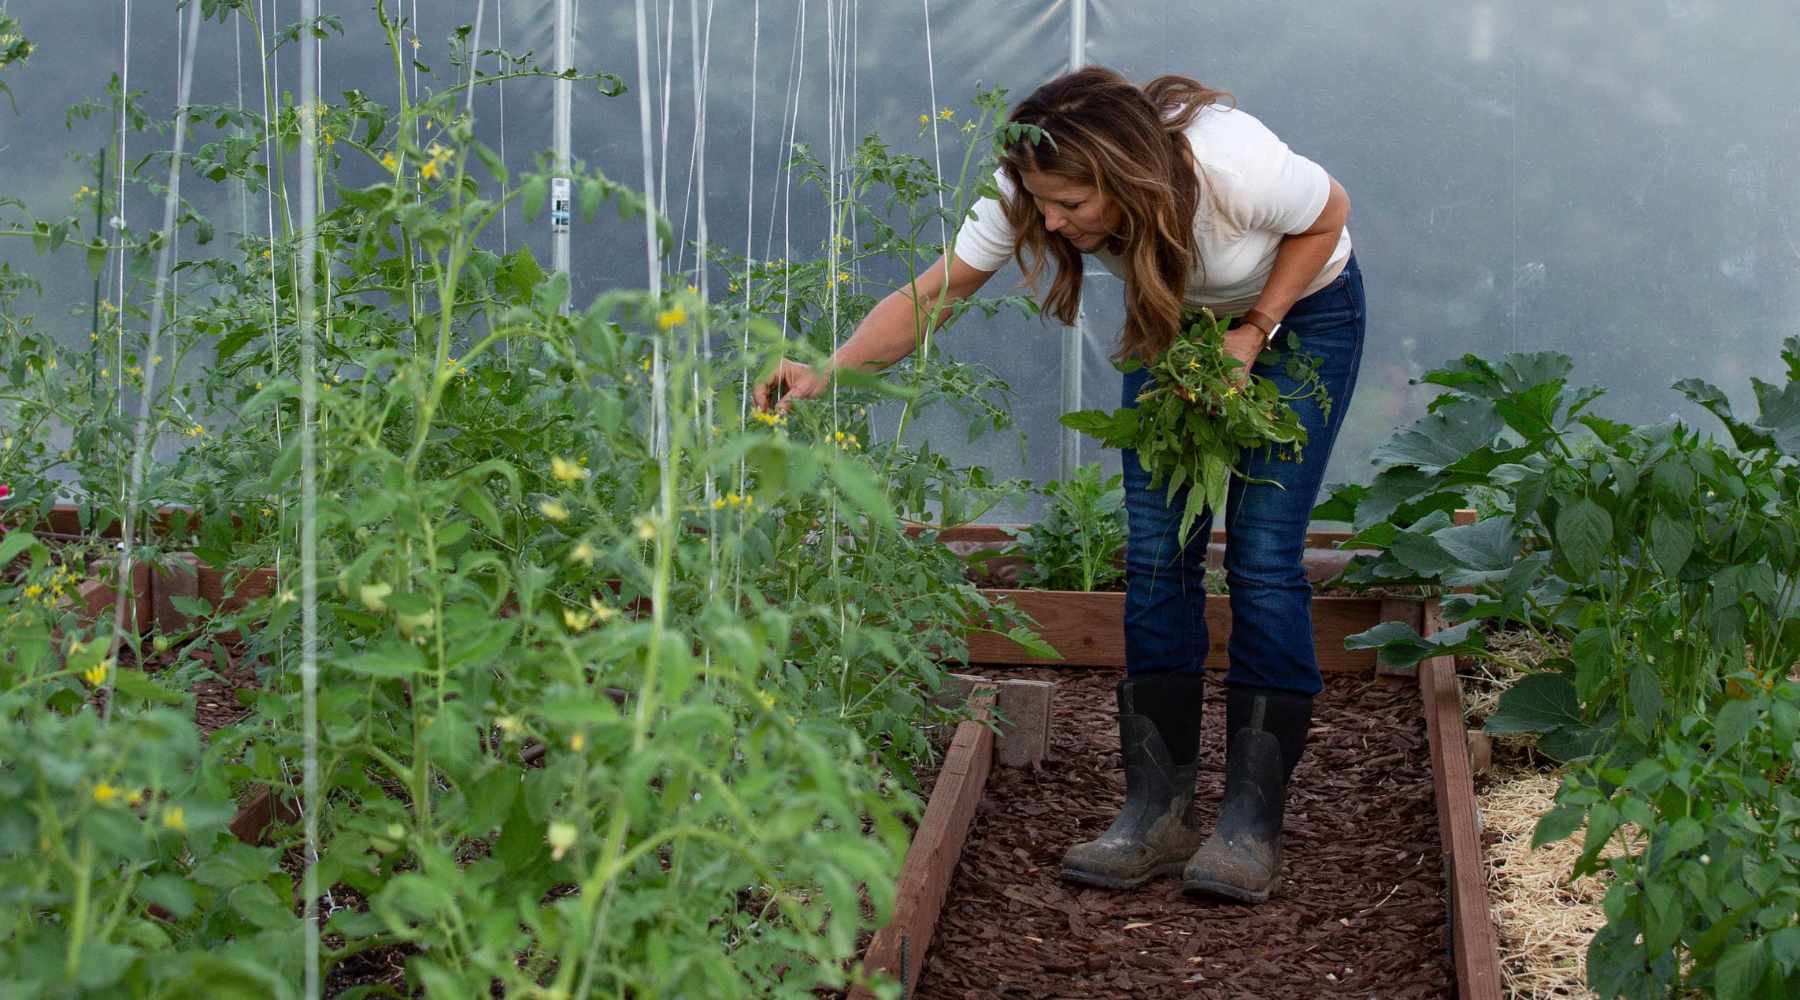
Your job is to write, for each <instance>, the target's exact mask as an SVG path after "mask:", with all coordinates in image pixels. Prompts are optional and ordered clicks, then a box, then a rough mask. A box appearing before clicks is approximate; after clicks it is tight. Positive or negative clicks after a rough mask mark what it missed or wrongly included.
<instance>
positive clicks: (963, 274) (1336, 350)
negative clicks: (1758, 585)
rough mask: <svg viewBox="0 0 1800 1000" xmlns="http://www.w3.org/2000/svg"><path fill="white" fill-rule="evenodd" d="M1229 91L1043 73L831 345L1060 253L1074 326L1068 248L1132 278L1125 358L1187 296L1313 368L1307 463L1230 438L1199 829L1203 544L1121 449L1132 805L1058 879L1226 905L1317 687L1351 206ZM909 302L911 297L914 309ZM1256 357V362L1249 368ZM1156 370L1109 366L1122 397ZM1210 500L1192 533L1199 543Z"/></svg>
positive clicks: (1359, 324)
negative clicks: (925, 244)
mask: <svg viewBox="0 0 1800 1000" xmlns="http://www.w3.org/2000/svg"><path fill="white" fill-rule="evenodd" d="M1227 99H1228V95H1225V94H1223V93H1221V92H1219V91H1215V90H1212V89H1210V88H1208V87H1206V86H1204V85H1202V84H1200V83H1198V82H1196V81H1194V80H1190V79H1187V78H1185V77H1179V76H1164V77H1159V78H1157V79H1155V80H1152V81H1151V82H1150V83H1148V84H1146V85H1144V86H1143V87H1138V86H1136V85H1134V84H1132V83H1130V82H1128V81H1126V80H1125V79H1124V78H1123V77H1121V76H1120V75H1119V74H1117V73H1115V72H1113V71H1111V70H1107V69H1101V68H1097V67H1095V68H1088V69H1083V70H1080V71H1077V72H1074V73H1070V74H1067V75H1065V76H1062V77H1058V78H1057V79H1055V80H1052V81H1050V82H1049V83H1047V84H1045V85H1043V86H1042V87H1040V88H1038V90H1037V91H1036V92H1035V93H1033V94H1032V95H1031V96H1030V97H1028V98H1026V99H1025V100H1024V101H1023V102H1021V103H1020V104H1019V105H1018V106H1017V107H1016V108H1014V109H1013V112H1012V115H1011V119H1010V120H1011V121H1012V122H1015V123H1018V124H1023V125H1031V126H1036V127H1037V128H1039V129H1041V130H1042V133H1043V135H1042V137H1041V138H1040V139H1039V140H1038V141H1036V142H1035V143H1034V142H1031V141H1029V140H1021V141H1018V142H1015V143H1014V144H1012V145H1011V146H1009V147H1008V148H1007V149H1006V150H1005V151H1004V153H1003V155H1002V157H1001V163H1000V169H999V171H998V177H997V179H998V182H999V187H1000V191H1001V198H1000V199H999V200H995V199H983V200H982V201H981V202H979V203H978V204H977V205H976V206H975V217H974V218H973V219H971V220H970V221H969V222H968V223H967V224H965V225H964V227H963V229H962V231H961V232H960V233H959V234H958V236H957V239H956V243H955V247H954V250H953V252H952V253H951V254H949V255H948V257H947V259H946V258H940V259H939V260H938V262H937V263H935V264H933V265H932V266H931V267H929V268H927V269H926V270H925V271H924V272H922V273H921V274H919V275H918V277H917V278H916V279H914V281H913V282H912V283H911V285H910V286H909V287H907V288H902V289H900V290H898V291H896V292H894V293H893V294H890V295H888V296H887V297H886V298H885V299H883V300H882V301H881V302H880V303H879V304H878V305H877V306H876V307H875V309H873V310H872V311H871V312H870V313H869V315H868V317H867V318H866V319H864V321H863V322H862V324H861V325H860V326H859V327H858V328H857V330H856V332H855V333H854V334H853V335H852V336H851V337H850V339H849V340H847V341H846V342H845V343H844V344H843V345H842V346H841V347H840V348H839V349H838V351H837V352H836V354H835V355H834V356H833V357H832V359H831V361H830V366H829V367H830V368H835V367H843V366H848V367H857V368H864V369H879V368H883V367H886V366H887V365H889V364H892V363H893V362H895V361H898V360H899V359H901V358H902V357H905V356H906V355H908V354H910V353H912V351H913V349H914V347H915V346H916V343H917V335H916V330H917V327H918V326H919V324H918V323H916V322H915V315H927V314H929V315H930V319H931V321H932V322H935V321H936V319H937V317H938V316H939V315H941V312H940V313H935V314H934V313H933V312H932V309H933V307H935V306H936V305H937V304H938V303H939V302H940V297H941V300H942V301H944V302H946V304H948V303H950V302H954V301H956V300H960V299H963V298H966V297H968V296H969V295H972V294H974V293H975V291H976V290H977V289H979V288H981V286H982V285H983V284H985V283H986V282H987V280H988V279H989V278H990V277H992V276H993V274H994V272H995V271H997V270H999V269H1000V268H1001V267H1002V266H1003V265H1004V264H1005V263H1006V261H1007V260H1008V259H1009V258H1016V259H1017V260H1018V261H1019V263H1020V266H1021V268H1022V269H1023V270H1024V272H1025V274H1026V276H1027V279H1028V280H1029V281H1031V282H1032V283H1033V284H1034V286H1035V283H1036V278H1037V277H1038V276H1039V275H1040V274H1041V273H1042V271H1043V269H1044V267H1045V265H1046V263H1048V264H1049V265H1050V266H1051V267H1052V268H1053V269H1054V276H1053V278H1052V280H1051V283H1050V288H1049V291H1048V293H1047V294H1046V295H1045V297H1044V300H1043V305H1044V309H1045V311H1046V312H1048V313H1050V314H1051V315H1053V316H1055V317H1056V318H1057V319H1059V320H1061V321H1062V322H1063V323H1065V324H1067V323H1072V322H1073V321H1074V318H1075V311H1076V307H1077V305H1078V303H1079V300H1080V295H1081V284H1082V258H1083V256H1084V255H1090V254H1091V255H1093V256H1095V257H1097V258H1098V259H1099V261H1100V262H1101V263H1102V264H1103V265H1104V266H1105V267H1107V269H1108V270H1110V271H1112V272H1113V273H1114V274H1116V275H1118V276H1119V277H1120V278H1121V279H1123V281H1124V284H1125V307H1126V320H1125V327H1124V331H1123V333H1122V335H1121V340H1120V346H1119V351H1118V354H1119V356H1121V357H1129V358H1138V359H1152V358H1155V357H1156V356H1157V355H1158V353H1159V352H1161V351H1162V350H1163V348H1165V347H1166V346H1167V345H1168V344H1169V343H1170V341H1171V339H1172V338H1173V337H1174V336H1175V335H1176V334H1177V332H1178V331H1179V330H1181V329H1183V328H1184V313H1185V312H1188V311H1190V310H1194V309H1197V308H1198V307H1201V306H1207V307H1210V308H1211V309H1212V310H1213V311H1214V312H1215V313H1216V314H1219V315H1225V316H1232V317H1235V321H1234V322H1233V323H1232V326H1231V328H1230V330H1229V331H1228V332H1227V333H1226V335H1225V349H1226V351H1227V352H1228V353H1229V354H1230V355H1231V356H1232V357H1234V358H1236V359H1238V360H1239V361H1241V362H1242V363H1243V364H1244V366H1245V369H1246V370H1249V369H1254V371H1255V372H1256V374H1258V375H1261V376H1264V377H1266V378H1270V379H1274V380H1275V381H1276V382H1277V383H1280V384H1281V385H1282V387H1283V389H1284V392H1285V391H1291V390H1292V389H1293V388H1294V386H1293V385H1292V384H1291V382H1290V380H1289V379H1288V377H1287V374H1286V371H1285V365H1279V364H1275V363H1273V359H1272V358H1271V357H1268V356H1264V354H1263V352H1264V349H1265V348H1266V347H1268V346H1269V344H1270V343H1271V342H1272V341H1273V340H1274V339H1275V335H1276V333H1277V331H1278V330H1279V331H1281V338H1280V339H1281V341H1282V342H1283V343H1284V344H1285V343H1286V342H1287V339H1288V338H1287V333H1288V332H1290V331H1291V332H1292V333H1294V334H1297V335H1298V337H1299V343H1300V349H1301V350H1302V351H1304V352H1306V353H1308V354H1310V355H1312V356H1314V357H1316V358H1317V359H1318V360H1319V362H1320V368H1321V370H1320V374H1321V376H1322V378H1323V379H1324V382H1325V386H1326V390H1327V392H1328V393H1329V395H1330V401H1331V402H1330V406H1329V408H1328V411H1327V410H1326V409H1325V408H1321V407H1320V406H1318V405H1317V403H1316V402H1314V401H1311V400H1303V401H1301V402H1300V403H1299V404H1297V406H1296V411H1297V412H1298V414H1299V416H1300V418H1301V420H1302V422H1303V423H1304V424H1305V426H1306V430H1307V435H1308V443H1307V445H1306V447H1305V449H1304V451H1303V454H1302V456H1301V458H1300V460H1299V461H1284V460H1283V459H1282V458H1281V457H1280V456H1279V455H1278V454H1277V453H1276V451H1275V450H1274V449H1263V450H1261V451H1257V452H1255V453H1250V454H1246V455H1245V456H1244V458H1243V461H1242V463H1241V471H1242V472H1243V473H1244V478H1243V479H1234V480H1233V484H1232V488H1231V490H1230V495H1229V499H1228V501H1227V504H1226V511H1225V517H1226V526H1227V529H1228V531H1227V542H1226V555H1225V573H1226V580H1227V582H1228V583H1229V585H1230V590H1231V612H1232V629H1231V640H1230V644H1229V652H1230V666H1229V670H1228V671H1227V673H1226V676H1225V683H1226V688H1227V696H1226V719H1225V726H1226V764H1225V769H1226V776H1225V795H1224V801H1223V802H1222V804H1221V806H1220V809H1219V819H1218V823H1217V825H1216V827H1215V829H1214V830H1213V831H1212V833H1211V835H1210V836H1205V835H1203V834H1202V832H1201V831H1200V830H1199V828H1198V826H1197V824H1196V822H1195V820H1194V818H1193V816H1192V815H1191V810H1190V806H1191V804H1192V801H1193V797H1194V779H1195V760H1196V758H1197V757H1198V753H1199V733H1200V714H1201V694H1202V683H1203V682H1202V677H1203V674H1202V670H1201V666H1202V659H1203V657H1204V656H1205V654H1206V649H1207V641H1208V637H1207V629H1206V618H1205V613H1204V612H1205V599H1206V598H1205V590H1204V588H1203V587H1202V584H1201V580H1202V575H1203V574H1204V572H1205V569H1206V546H1205V545H1204V544H1203V543H1196V544H1190V545H1189V546H1187V547H1186V549H1185V550H1184V549H1183V548H1182V547H1181V546H1180V545H1179V544H1178V543H1177V534H1176V529H1177V527H1178V524H1179V521H1180V512H1181V509H1182V504H1183V500H1184V498H1182V497H1180V496H1177V497H1176V499H1175V502H1174V503H1173V504H1169V503H1165V502H1164V499H1163V495H1164V490H1162V489H1161V488H1158V489H1154V490H1153V489H1151V488H1150V474H1149V473H1148V472H1147V471H1146V470H1145V469H1144V468H1143V467H1142V466H1141V465H1140V464H1139V462H1138V460H1137V456H1136V454H1135V453H1133V452H1131V451H1126V452H1125V453H1124V454H1123V456H1122V457H1123V465H1124V472H1125V488H1126V497H1127V500H1126V509H1127V514H1128V519H1129V528H1130V535H1129V541H1128V543H1127V547H1126V605H1125V607H1126V611H1125V659H1126V677H1125V680H1124V681H1122V682H1121V683H1120V684H1119V686H1118V692H1117V695H1118V710H1119V739H1120V746H1121V755H1122V758H1123V761H1124V766H1125V789H1126V792H1125V805H1124V808H1123V810H1122V811H1121V812H1120V814H1119V816H1118V818H1117V819H1116V820H1114V821H1113V823H1112V825H1111V826H1110V827H1109V828H1108V829H1107V830H1106V831H1105V832H1104V833H1102V834H1101V835H1100V836H1099V837H1098V838H1097V839H1095V840H1091V841H1086V842H1084V843H1079V844H1076V845H1074V846H1073V847H1071V848H1070V849H1069V851H1068V853H1067V854H1066V855H1065V857H1064V859H1063V875H1064V877H1065V878H1067V879H1069V880H1071V881H1075V882H1079V883H1083V884H1088V885H1097V886H1103V887H1107V888H1135V887H1137V886H1140V885H1142V884H1144V883H1145V882H1147V881H1149V880H1150V879H1152V878H1155V877H1157V876H1162V875H1174V874H1177V873H1179V874H1181V876H1182V879H1183V886H1184V888H1185V889H1186V890H1188V891H1190V892H1194V893H1199V894H1209V895H1215V896H1222V897H1225V898H1229V899H1233V900H1238V901H1242V902H1262V901H1264V900H1266V899H1268V897H1269V894H1270V893H1271V892H1272V891H1274V889H1275V887H1276V884H1277V883H1278V881H1279V879H1280V871H1281V861H1280V849H1281V824H1282V804H1283V800H1284V795H1285V792H1286V787H1287V781H1288V778H1289V777H1290V776H1291V775H1292V773H1293V770H1294V765H1295V764H1296V762H1298V760H1299V758H1300V754H1301V751H1302V749H1303V747H1304V746H1305V743H1306V735H1307V730H1308V728H1309V727H1310V725H1311V721H1312V699H1313V696H1314V695H1316V694H1318V692H1319V690H1320V689H1321V687H1322V684H1321V681H1320V676H1319V667H1318V661H1317V657H1316V654H1315V651H1314V649H1313V645H1312V619H1311V597H1312V588H1311V586H1310V585H1309V584H1308V582H1307V579H1306V573H1305V570H1304V569H1303V567H1302V564H1301V559H1302V555H1303V553H1304V550H1305V544H1306V531H1307V527H1308V524H1309V520H1310V515H1311V512H1312V508H1313V505H1314V503H1315V502H1316V500H1317V497H1318V491H1319V487H1320V483H1321V479H1322V476H1323V474H1324V470H1325V466H1326V462H1327V461H1328V459H1329V458H1330V455H1331V446H1332V443H1333V441H1334V439H1335V438H1336V436H1337V431H1338V427H1339V426H1340V425H1341V424H1342V422H1343V419H1344V413H1345V411H1346V410H1347V409H1348V403H1349V401H1350V396H1351V392H1352V391H1353V389H1354V388H1355V384H1356V371H1357V366H1358V364H1359V362H1360V360H1361V356H1362V341H1363V329H1364V311H1363V294H1362V277H1361V272H1360V271H1359V270H1358V268H1357V265H1356V261H1355V259H1354V258H1353V257H1352V256H1351V253H1350V236H1349V232H1348V230H1347V229H1346V228H1345V222H1346V220H1347V219H1348V218H1349V214H1350V199H1349V197H1348V196H1347V195H1346V194H1345V193H1344V190H1343V188H1342V187H1340V186H1339V185H1338V183H1337V182H1336V181H1334V180H1332V179H1331V177H1330V176H1329V175H1328V174H1326V172H1325V171H1324V170H1323V169H1321V168H1320V167H1319V166H1318V165H1317V164H1315V163H1313V162H1311V161H1309V160H1307V159H1306V158H1304V157H1302V156H1299V155H1297V154H1295V153H1293V152H1292V151H1290V150H1289V149H1288V147H1287V146H1286V145H1285V144H1283V143H1282V142H1281V140H1279V139H1277V138H1276V137H1275V135H1274V134H1273V133H1271V132H1270V131H1269V130H1268V129H1267V128H1265V127H1264V126H1263V125H1262V123H1261V122H1259V121H1257V120H1256V119H1255V118H1253V117H1251V116H1250V115H1248V114H1246V113H1244V112H1242V111H1239V110H1236V109H1235V108H1234V107H1232V106H1230V105H1228V104H1223V103H1220V102H1221V100H1227ZM915 302H917V303H919V309H918V310H917V312H915V305H914V303H915ZM1259 359H1261V360H1260V361H1259ZM1148 377H1149V376H1148V373H1147V372H1146V371H1145V370H1144V369H1142V368H1139V369H1138V370H1136V371H1134V372H1132V373H1131V374H1128V375H1126V376H1125V378H1124V385H1123V388H1122V393H1121V398H1122V405H1125V406H1133V405H1135V403H1136V400H1137V396H1138V393H1139V392H1140V390H1142V389H1143V388H1144V386H1145V382H1146V381H1147V379H1148ZM829 378H830V372H829V370H827V371H823V372H820V371H814V370H813V369H811V368H809V367H808V366H806V365H802V364H799V363H796V362H793V361H784V362H782V364H781V366H780V368H779V369H778V370H777V371H776V372H775V374H774V375H773V376H772V377H771V378H769V379H768V380H767V381H766V382H765V383H764V384H762V385H761V386H759V387H757V390H756V402H757V404H758V405H759V406H765V407H766V406H768V405H770V402H771V398H772V395H773V393H774V390H776V389H784V390H785V393H784V394H783V395H782V396H781V397H780V399H779V402H778V405H779V406H781V407H783V408H785V407H787V406H789V405H791V403H792V402H793V401H794V400H797V399H804V398H808V397H812V396H817V395H818V394H819V393H820V392H821V391H822V390H823V389H824V387H825V386H826V384H827V383H828V380H829ZM1213 513H1214V512H1212V511H1208V512H1207V514H1206V516H1205V517H1204V518H1203V519H1202V521H1201V524H1200V533H1199V534H1198V535H1196V536H1195V537H1196V538H1199V539H1206V538H1208V537H1210V531H1211V520H1212V516H1213Z"/></svg>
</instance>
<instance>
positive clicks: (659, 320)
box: [656, 303, 688, 333]
mask: <svg viewBox="0 0 1800 1000" xmlns="http://www.w3.org/2000/svg"><path fill="white" fill-rule="evenodd" d="M687 319H688V315H687V308H686V307H685V306H683V305H681V304H680V303H676V304H675V305H673V306H670V307H669V308H667V309H664V310H663V311H662V312H660V313H657V314H656V326H657V328H658V329H660V330H662V331H663V332H664V333H667V332H668V331H670V330H673V329H675V328H676V327H678V326H680V325H681V324H683V323H686V322H687Z"/></svg>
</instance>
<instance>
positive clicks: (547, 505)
mask: <svg viewBox="0 0 1800 1000" xmlns="http://www.w3.org/2000/svg"><path fill="white" fill-rule="evenodd" d="M538 513H540V514H542V515H544V516H545V517H547V518H549V519H550V520H552V521H555V522H557V523H558V524H561V523H562V522H564V521H567V520H568V519H569V508H567V507H565V506H563V503H562V501H561V500H540V501H538Z"/></svg>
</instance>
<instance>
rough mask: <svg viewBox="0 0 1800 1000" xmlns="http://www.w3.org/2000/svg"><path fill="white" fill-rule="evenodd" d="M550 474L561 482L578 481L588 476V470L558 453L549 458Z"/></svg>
mask: <svg viewBox="0 0 1800 1000" xmlns="http://www.w3.org/2000/svg"><path fill="white" fill-rule="evenodd" d="M550 475H552V476H554V477H555V478H556V479H558V480H560V481H561V482H565V483H578V482H580V481H581V480H583V479H586V478H587V477H588V470H586V469H584V468H582V467H581V466H579V465H577V464H575V463H574V462H571V461H569V460H568V459H566V458H563V457H562V456H561V455H558V456H555V457H553V458H551V459H550Z"/></svg>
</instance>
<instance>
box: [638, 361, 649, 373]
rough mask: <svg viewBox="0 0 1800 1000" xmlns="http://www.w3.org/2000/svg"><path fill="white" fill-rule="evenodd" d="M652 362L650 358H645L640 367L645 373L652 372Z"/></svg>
mask: <svg viewBox="0 0 1800 1000" xmlns="http://www.w3.org/2000/svg"><path fill="white" fill-rule="evenodd" d="M650 361H651V359H650V358H645V359H644V360H643V363H642V364H641V365H640V366H639V367H641V368H643V369H644V370H645V371H649V370H650Z"/></svg>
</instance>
